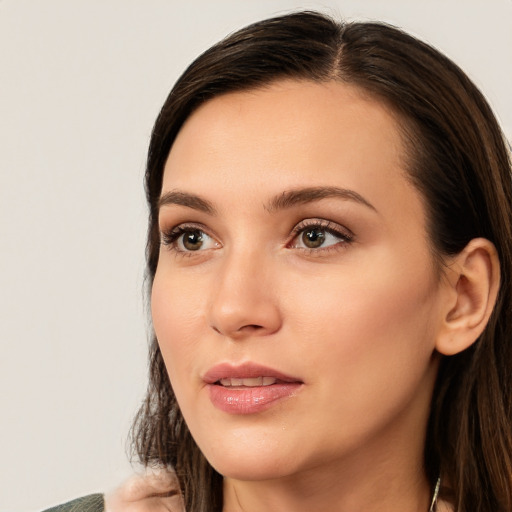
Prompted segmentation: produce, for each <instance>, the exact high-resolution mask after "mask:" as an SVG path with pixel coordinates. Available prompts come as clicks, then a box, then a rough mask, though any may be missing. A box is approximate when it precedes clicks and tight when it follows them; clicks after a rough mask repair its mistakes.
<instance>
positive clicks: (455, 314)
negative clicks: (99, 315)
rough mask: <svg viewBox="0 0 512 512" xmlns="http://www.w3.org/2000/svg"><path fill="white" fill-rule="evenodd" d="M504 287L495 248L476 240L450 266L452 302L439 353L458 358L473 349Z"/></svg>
mask: <svg viewBox="0 0 512 512" xmlns="http://www.w3.org/2000/svg"><path fill="white" fill-rule="evenodd" d="M499 284H500V264H499V259H498V254H497V251H496V248H495V247H494V244H493V243H492V242H490V241H489V240H486V239H485V238H475V239H473V240H471V242H469V244H468V245H467V246H466V247H465V248H464V250H463V251H461V252H460V253H459V254H458V255H457V256H455V258H454V259H453V261H452V262H451V264H450V265H449V268H448V271H447V276H446V283H445V286H446V287H447V292H448V296H449V300H448V301H447V303H446V304H447V306H446V309H445V311H444V312H443V315H444V317H443V320H442V327H441V329H440V331H439V332H438V336H437V339H436V349H437V351H438V352H440V353H441V354H444V355H454V354H457V353H459V352H462V351H463V350H465V349H466V348H468V347H469V346H471V345H472V344H473V343H474V342H475V341H476V340H477V339H478V337H479V336H480V334H482V332H483V330H484V329H485V326H486V325H487V322H488V320H489V317H490V316H491V313H492V310H493V308H494V305H495V304H496V298H497V296H498V290H499Z"/></svg>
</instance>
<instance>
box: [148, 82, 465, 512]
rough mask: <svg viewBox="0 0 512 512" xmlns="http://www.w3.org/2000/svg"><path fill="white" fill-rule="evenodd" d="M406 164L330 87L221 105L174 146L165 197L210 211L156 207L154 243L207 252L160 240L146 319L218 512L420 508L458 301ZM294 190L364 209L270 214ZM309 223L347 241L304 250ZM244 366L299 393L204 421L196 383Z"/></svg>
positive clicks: (363, 103)
mask: <svg viewBox="0 0 512 512" xmlns="http://www.w3.org/2000/svg"><path fill="white" fill-rule="evenodd" d="M403 155H404V148H403V144H402V140H401V138H400V135H399V131H398V129H397V124H396V119H395V117H394V116H393V114H392V113H391V112H390V111H389V109H387V108H386V107H385V106H384V105H382V104H381V103H379V102H377V101H375V100H373V99H371V98H368V97H367V96H365V95H363V94H362V93H361V92H360V91H358V90H357V89H355V88H353V87H352V86H349V85H346V84H342V83H338V82H329V83H323V84H316V83H310V82H296V81H281V82H278V83H276V84H273V85H271V86H268V87H266V88H264V89H260V90H252V91H244V92H239V93H231V94H226V95H223V96H220V97H217V98H215V99H213V100H211V101H209V102H207V103H206V104H204V105H203V106H202V107H200V108H199V109H198V110H197V111H196V112H195V113H194V114H192V116H191V117H190V118H189V119H188V120H187V121H186V123H185V125H184V126H183V128H182V129H181V131H180V133H179V134H178V137H177V139H176V141H175V143H174V145H173V148H172V150H171V152H170V154H169V157H168V160H167V163H166V166H165V173H164V179H163V188H162V196H165V194H168V193H170V192H176V191H180V192H184V193H186V194H191V195H194V196H198V197H200V198H202V199H204V200H206V201H208V203H209V204H210V205H211V206H212V207H213V208H214V209H215V212H212V211H202V210H201V209H199V208H198V204H197V202H195V203H194V202H191V201H188V200H187V201H174V200H170V201H169V202H167V204H163V205H162V206H161V208H160V216H159V225H160V229H161V231H162V233H164V234H166V233H167V234H168V233H169V232H170V231H171V230H172V229H173V228H175V227H176V226H179V225H182V226H183V225H184V224H185V227H186V229H188V230H189V232H190V230H191V229H199V228H200V229H201V230H202V231H203V232H204V236H203V238H204V242H203V245H202V246H201V247H200V248H199V249H198V250H187V247H185V246H184V245H183V237H181V238H180V237H178V238H177V239H176V240H174V241H170V240H168V238H169V237H168V236H167V240H166V243H163V244H162V246H161V251H160V256H159V263H158V268H157V272H156V276H155V279H154V284H153V289H152V299H151V304H152V315H153V323H154V328H155V332H156V335H157V339H158V340H159V344H160V347H161V351H162V354H163V357H164V360H165V364H166V367H167V370H168V373H169V377H170V379H171V383H172V386H173V389H174V391H175V393H176V396H177V399H178V402H179V404H180V407H181V410H182V412H183V415H184V417H185V420H186V421H187V424H188V426H189V428H190V431H191V433H192V435H193V436H194V439H195V440H196V442H197V444H198V445H199V447H200V449H201V450H202V451H203V453H204V454H205V456H206V457H207V459H208V460H209V462H210V463H211V464H212V465H213V466H214V467H215V468H216V469H217V471H219V472H220V473H221V474H223V475H224V476H225V506H224V511H225V512H241V511H244V512H256V511H261V510H273V511H279V512H286V511H294V512H300V511H303V510H304V511H306V510H307V511H311V510H323V511H328V512H329V511H346V512H348V511H350V512H363V511H365V512H369V511H377V510H378V511H380V512H383V511H384V512H385V511H390V512H391V511H393V512H397V511H403V512H411V511H418V512H425V511H426V510H428V507H429V500H430V492H431V491H430V486H429V484H428V482H427V480H426V477H425V475H424V471H423V447H424V442H425V428H426V427H425V425H426V422H427V418H428V411H429V403H430V400H431V395H432V389H433V384H434V380H435V376H436V372H437V367H438V356H437V355H436V354H437V353H436V351H435V349H436V343H438V342H439V339H440V337H441V335H442V334H443V332H444V331H443V329H445V323H446V310H447V305H449V304H451V303H455V302H456V298H454V297H455V295H454V293H455V292H454V288H455V287H454V284H453V280H451V281H450V279H445V278H443V277H440V275H439V272H437V271H436V269H435V265H434V263H433V257H432V254H431V251H430V249H429V243H428V237H427V232H426V218H425V209H424V206H423V203H422V198H421V196H420V194H419V193H418V191H417V190H416V189H415V188H414V187H413V186H412V185H411V183H410V182H409V180H408V179H407V173H406V163H405V162H404V159H403ZM304 187H305V188H309V187H338V188H341V189H349V190H351V191H354V192H356V193H357V194H359V195H360V196H361V197H362V198H364V201H366V202H367V203H368V205H367V204H363V202H361V201H358V200H355V199H353V198H351V197H348V198H347V197H324V198H322V199H317V200H312V201H308V202H306V203H304V204H303V203H300V204H295V205H288V206H287V207H284V208H277V207H275V206H276V205H275V204H274V205H273V207H272V201H273V200H275V198H276V197H279V196H280V195H282V194H283V193H287V192H289V191H293V190H296V189H298V188H304ZM175 202H185V203H187V204H174V203H175ZM274 202H275V201H274ZM369 205H370V206H369ZM319 220H320V221H322V222H323V223H324V224H325V222H326V221H328V222H330V225H329V227H332V228H335V229H336V230H339V231H340V232H341V233H343V234H344V235H345V234H346V233H347V232H349V233H351V236H352V239H351V240H350V241H348V240H347V238H346V236H336V235H328V236H327V238H326V239H325V243H324V245H321V246H320V247H318V248H307V247H305V245H304V238H303V236H302V235H303V233H304V231H299V232H298V233H297V231H294V228H296V227H297V226H298V228H299V229H301V228H302V227H303V226H302V224H301V223H303V222H304V221H306V223H308V224H315V223H316V224H318V221H319ZM191 225H192V227H191ZM165 238H166V237H165V236H164V239H165ZM246 361H253V362H257V363H259V364H263V365H266V366H270V367H272V368H275V369H277V370H279V371H281V372H283V373H286V374H288V375H292V376H294V377H297V378H300V380H301V381H302V382H303V385H302V386H301V388H300V390H299V391H298V392H297V393H296V394H294V396H292V397H290V398H287V399H284V400H281V401H278V402H276V403H275V404H273V405H272V406H271V407H270V408H268V409H267V410H265V411H263V412H260V413H257V414H249V415H233V414H228V413H226V412H223V411H221V410H219V409H217V408H215V407H214V406H213V405H212V403H211V401H210V398H209V394H208V390H207V387H206V386H205V383H204V381H203V380H202V376H203V375H204V373H205V372H206V371H207V370H208V369H209V368H211V367H212V366H213V365H215V364H218V363H224V362H231V363H241V362H246ZM443 507H444V505H443ZM443 510H448V509H447V508H443Z"/></svg>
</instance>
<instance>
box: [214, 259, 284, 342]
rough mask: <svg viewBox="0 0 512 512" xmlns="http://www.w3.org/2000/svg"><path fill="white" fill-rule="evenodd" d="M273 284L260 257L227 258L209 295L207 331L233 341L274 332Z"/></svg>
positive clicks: (276, 314) (279, 321)
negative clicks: (211, 330)
mask: <svg viewBox="0 0 512 512" xmlns="http://www.w3.org/2000/svg"><path fill="white" fill-rule="evenodd" d="M273 281H275V280H274V279H273V272H272V269H271V265H270V264H268V262H267V264H265V262H264V261H263V258H262V257H261V255H258V254H255V253H252V254H238V255H236V254H233V255H231V256H230V257H227V258H226V259H225V260H224V261H223V262H222V268H221V269H220V271H219V273H218V275H217V279H216V285H217V286H216V287H215V290H214V291H213V293H212V296H211V304H210V308H209V316H210V318H209V322H210V326H211V328H212V329H213V330H214V331H216V332H217V333H219V334H221V335H223V336H226V337H229V338H231V339H234V340H241V339H243V338H246V337H252V336H266V335H269V334H273V333H275V332H277V331H278V330H279V329H280V327H281V324H282V316H281V311H280V308H279V304H278V294H277V293H276V287H275V286H273V285H274V284H275V283H274V282H273Z"/></svg>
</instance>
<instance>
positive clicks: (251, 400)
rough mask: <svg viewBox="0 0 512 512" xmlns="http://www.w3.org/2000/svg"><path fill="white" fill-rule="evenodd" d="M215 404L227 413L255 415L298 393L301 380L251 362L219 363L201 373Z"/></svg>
mask: <svg viewBox="0 0 512 512" xmlns="http://www.w3.org/2000/svg"><path fill="white" fill-rule="evenodd" d="M203 381H204V382H205V383H206V384H207V387H208V390H209V395H210V400H211V402H212V404H213V405H214V407H216V408H217V409H220V410H221V411H224V412H227V413H229V414H244V415H245V414H255V413H259V412H262V411H264V410H266V409H268V408H270V407H272V406H274V405H276V404H277V403H278V402H280V401H282V400H283V399H287V398H291V397H293V396H295V395H296V394H297V392H298V391H299V390H300V389H301V388H302V385H303V384H304V383H303V381H302V380H301V379H298V378H296V377H292V376H289V375H285V374H284V373H282V372H280V371H277V370H274V369H272V368H268V367H264V366H261V365H257V364H253V363H245V364H243V365H231V364H221V365H217V366H214V367H213V368H211V369H210V370H208V372H207V373H206V374H205V375H204V376H203Z"/></svg>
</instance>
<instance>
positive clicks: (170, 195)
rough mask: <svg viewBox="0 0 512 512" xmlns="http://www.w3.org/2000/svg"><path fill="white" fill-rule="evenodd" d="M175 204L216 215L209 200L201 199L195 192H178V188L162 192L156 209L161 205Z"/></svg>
mask: <svg viewBox="0 0 512 512" xmlns="http://www.w3.org/2000/svg"><path fill="white" fill-rule="evenodd" d="M171 204H177V205H180V206H186V207H188V208H192V209H194V210H199V211H201V212H204V213H208V214H210V215H216V214H217V211H216V210H215V208H214V206H213V204H212V203H210V201H207V200H206V199H203V198H201V197H199V196H196V195H195V194H189V193H188V192H180V191H179V190H173V191H171V192H166V193H165V194H163V195H162V196H161V197H160V199H159V201H158V209H160V208H161V207H162V206H166V205H171Z"/></svg>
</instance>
